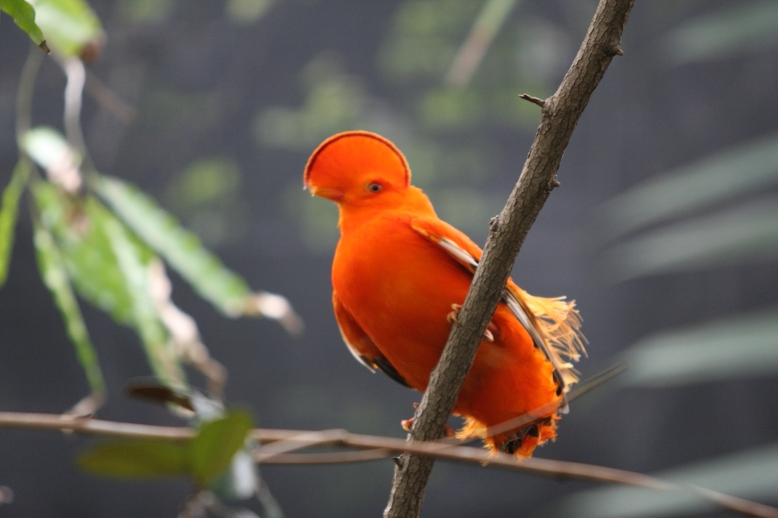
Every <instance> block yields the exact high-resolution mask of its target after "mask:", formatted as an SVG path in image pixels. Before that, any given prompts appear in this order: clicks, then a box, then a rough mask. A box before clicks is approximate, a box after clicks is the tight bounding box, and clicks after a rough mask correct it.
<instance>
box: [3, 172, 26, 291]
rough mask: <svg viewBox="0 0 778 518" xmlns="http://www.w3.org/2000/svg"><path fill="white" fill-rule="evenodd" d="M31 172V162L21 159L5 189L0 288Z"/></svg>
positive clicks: (7, 265)
mask: <svg viewBox="0 0 778 518" xmlns="http://www.w3.org/2000/svg"><path fill="white" fill-rule="evenodd" d="M29 174H30V164H29V162H28V161H26V160H20V161H19V162H18V163H17V164H16V167H15V168H14V172H13V174H12V175H11V181H10V182H8V185H7V186H6V188H5V189H4V190H3V198H2V200H3V201H2V204H3V205H2V207H0V288H2V287H3V284H5V281H6V279H7V278H8V267H9V266H10V264H11V252H12V251H13V246H14V231H15V228H16V218H17V215H18V213H19V198H20V197H21V195H22V192H23V191H24V188H25V186H26V185H27V178H28V176H29Z"/></svg>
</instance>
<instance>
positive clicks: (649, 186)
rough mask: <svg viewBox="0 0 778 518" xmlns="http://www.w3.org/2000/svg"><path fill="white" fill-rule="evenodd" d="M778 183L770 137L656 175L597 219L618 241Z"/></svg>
mask: <svg viewBox="0 0 778 518" xmlns="http://www.w3.org/2000/svg"><path fill="white" fill-rule="evenodd" d="M776 6H778V4H776ZM776 183H778V135H770V136H769V137H766V138H763V139H760V140H758V141H755V142H749V143H747V144H745V145H742V146H737V147H733V148H730V149H727V150H725V151H723V152H721V153H717V154H715V155H713V156H710V157H706V158H703V159H702V160H699V161H697V162H693V163H691V164H688V165H685V166H683V167H680V168H678V169H674V170H672V171H668V172H666V173H663V174H661V175H657V176H655V177H653V178H651V179H650V180H648V181H647V182H644V183H642V184H641V185H638V186H637V187H634V188H632V189H630V190H628V191H626V192H624V193H622V194H619V195H617V196H615V197H614V198H612V199H611V200H609V201H608V202H606V203H605V204H604V205H602V207H600V209H598V219H599V221H600V222H601V226H602V227H603V229H604V230H605V231H606V233H607V236H608V237H609V238H613V237H618V236H621V235H624V234H627V233H629V232H633V231H635V230H638V229H640V228H643V227H646V226H648V225H653V224H655V223H659V222H661V221H664V220H667V219H669V218H672V217H676V216H681V215H684V214H689V213H691V212H693V211H695V210H698V209H702V208H705V207H708V206H710V205H713V204H715V203H718V202H721V201H725V200H728V199H731V198H734V197H736V196H739V195H742V194H746V193H749V192H755V191H759V190H760V189H764V188H765V187H767V186H769V185H771V184H776Z"/></svg>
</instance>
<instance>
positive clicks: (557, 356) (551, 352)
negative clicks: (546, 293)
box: [411, 217, 585, 395]
mask: <svg viewBox="0 0 778 518" xmlns="http://www.w3.org/2000/svg"><path fill="white" fill-rule="evenodd" d="M411 228H413V230H415V231H416V232H417V233H419V234H421V235H422V236H424V237H425V238H426V239H427V240H429V241H430V242H432V243H435V244H436V245H438V246H440V247H441V248H443V249H444V250H445V251H446V252H448V254H449V255H450V256H451V258H452V259H454V260H455V261H456V262H458V263H459V264H460V265H462V266H463V267H464V268H465V269H467V270H468V271H469V272H470V273H471V274H474V273H475V269H476V268H477V267H478V261H480V259H481V249H480V248H479V247H478V245H476V244H475V243H474V242H473V241H472V240H470V238H468V237H467V236H466V235H465V234H463V233H462V232H460V231H459V230H457V229H456V228H454V227H452V226H451V225H449V224H448V223H446V222H445V221H441V220H439V219H436V218H425V217H418V218H414V219H413V220H412V222H411ZM502 302H503V303H505V305H506V306H508V308H509V309H510V310H511V312H512V313H513V314H514V316H515V317H516V319H517V320H518V321H519V322H520V323H521V325H522V326H523V327H524V329H526V330H527V332H528V333H529V334H530V336H531V337H532V341H533V343H534V344H535V347H537V348H539V349H540V350H541V351H543V354H544V355H545V356H546V358H547V359H548V361H549V362H551V365H552V366H553V367H554V380H555V381H556V383H557V387H558V390H557V392H558V393H559V395H562V394H564V393H565V392H567V391H568V390H570V385H572V384H573V383H575V382H576V381H578V377H577V376H576V374H575V370H574V369H573V366H572V364H571V363H570V360H576V361H577V360H578V359H579V358H580V355H581V353H585V350H584V346H583V336H582V335H581V333H580V331H579V328H580V325H581V318H580V316H579V314H578V311H577V310H576V309H575V302H574V301H570V302H568V301H566V300H565V299H564V297H559V298H554V299H548V298H542V297H534V296H532V295H530V294H529V293H527V292H525V291H523V290H522V289H521V288H519V287H518V286H517V285H516V284H515V283H514V282H513V281H512V280H511V279H508V284H507V289H506V290H505V291H504V293H503V296H502Z"/></svg>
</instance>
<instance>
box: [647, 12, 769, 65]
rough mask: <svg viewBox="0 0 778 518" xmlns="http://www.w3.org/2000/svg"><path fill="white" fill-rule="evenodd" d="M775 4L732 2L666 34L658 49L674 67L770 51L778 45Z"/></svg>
mask: <svg viewBox="0 0 778 518" xmlns="http://www.w3.org/2000/svg"><path fill="white" fill-rule="evenodd" d="M776 26H778V4H776V2H775V1H774V0H762V1H761V2H754V1H752V2H735V3H734V4H731V7H729V8H728V9H721V10H719V11H714V12H712V13H709V14H704V15H701V16H698V17H697V18H695V19H692V20H691V21H690V22H687V23H684V24H683V25H681V26H680V27H679V28H677V29H676V30H674V31H671V32H669V33H668V34H667V35H666V36H665V38H664V41H663V42H662V43H661V46H662V47H663V48H664V50H665V52H666V54H667V56H668V58H669V59H670V60H671V61H672V62H673V63H674V64H676V65H678V64H683V63H689V62H694V61H710V60H714V59H721V58H725V57H730V56H734V55H737V54H741V53H744V52H749V51H754V50H760V49H764V48H769V47H772V46H774V45H776V44H777V43H778V31H776V30H775V27H776Z"/></svg>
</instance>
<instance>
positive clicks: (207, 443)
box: [190, 411, 252, 486]
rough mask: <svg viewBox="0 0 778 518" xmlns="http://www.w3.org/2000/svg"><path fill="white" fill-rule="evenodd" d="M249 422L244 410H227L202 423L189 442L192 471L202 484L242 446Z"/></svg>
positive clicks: (223, 468) (248, 428)
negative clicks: (224, 413) (227, 411)
mask: <svg viewBox="0 0 778 518" xmlns="http://www.w3.org/2000/svg"><path fill="white" fill-rule="evenodd" d="M251 426H252V419H251V416H250V415H249V414H248V413H246V412H240V411H231V412H229V413H228V414H227V416H226V417H224V418H221V419H217V420H215V421H210V422H207V423H204V424H203V425H202V426H201V427H200V431H199V432H198V434H197V436H196V437H195V438H194V439H192V442H191V443H190V457H191V462H192V474H193V476H194V478H195V480H197V482H198V483H200V484H201V485H203V486H206V485H208V484H209V483H210V482H211V481H212V480H213V479H214V477H216V476H217V475H219V474H221V473H223V472H224V471H225V470H226V469H227V468H228V467H229V465H230V463H231V462H232V459H233V457H234V456H235V454H236V453H237V452H238V450H240V449H241V448H242V447H243V444H244V442H245V441H246V434H248V432H249V430H250V429H251Z"/></svg>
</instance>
